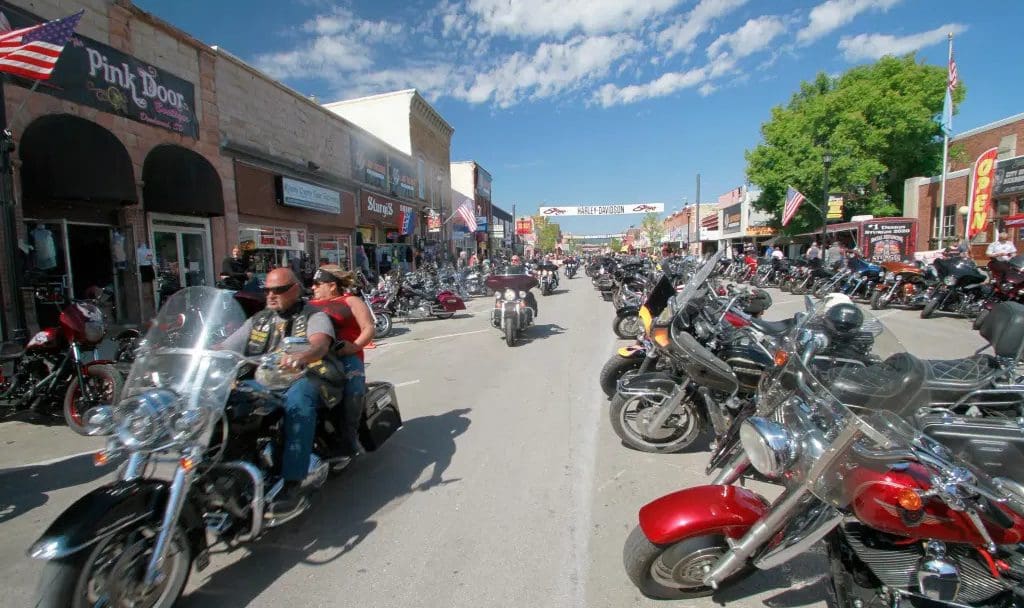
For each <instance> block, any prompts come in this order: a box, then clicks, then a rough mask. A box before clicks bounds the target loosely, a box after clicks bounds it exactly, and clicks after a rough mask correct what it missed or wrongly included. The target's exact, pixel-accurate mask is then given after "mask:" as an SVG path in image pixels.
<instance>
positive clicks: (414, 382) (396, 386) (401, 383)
mask: <svg viewBox="0 0 1024 608" xmlns="http://www.w3.org/2000/svg"><path fill="white" fill-rule="evenodd" d="M419 383H420V381H419V380H409V381H408V382H399V383H398V384H396V385H395V388H402V387H403V386H412V385H413V384H419Z"/></svg>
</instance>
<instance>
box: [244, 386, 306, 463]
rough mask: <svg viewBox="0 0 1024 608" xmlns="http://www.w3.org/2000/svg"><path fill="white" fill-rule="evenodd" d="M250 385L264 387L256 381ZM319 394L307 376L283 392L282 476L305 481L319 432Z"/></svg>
mask: <svg viewBox="0 0 1024 608" xmlns="http://www.w3.org/2000/svg"><path fill="white" fill-rule="evenodd" d="M246 382H247V383H249V384H253V385H256V386H260V387H262V385H261V384H260V383H259V382H256V381H255V380H247V381H246ZM319 402H320V393H319V392H317V389H316V386H314V385H313V383H312V382H311V381H310V380H308V379H307V378H306V377H305V376H303V377H302V378H299V379H298V380H296V381H295V382H294V383H292V385H291V386H289V387H288V390H286V391H285V393H284V454H283V455H282V462H281V476H282V477H283V478H284V480H285V481H302V480H303V479H305V478H306V474H307V473H308V472H309V456H310V454H312V453H313V436H314V435H316V406H317V404H318V403H319Z"/></svg>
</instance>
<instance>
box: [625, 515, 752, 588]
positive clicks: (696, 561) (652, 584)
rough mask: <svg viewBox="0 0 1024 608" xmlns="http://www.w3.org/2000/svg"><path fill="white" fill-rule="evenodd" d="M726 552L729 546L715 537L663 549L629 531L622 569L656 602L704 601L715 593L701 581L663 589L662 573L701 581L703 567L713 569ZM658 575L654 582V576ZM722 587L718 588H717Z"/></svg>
mask: <svg viewBox="0 0 1024 608" xmlns="http://www.w3.org/2000/svg"><path fill="white" fill-rule="evenodd" d="M728 550H729V543H728V542H727V541H726V539H725V537H724V536H721V535H718V534H705V535H701V536H693V537H690V538H684V539H683V540H680V541H676V542H674V543H671V544H666V545H656V544H654V543H652V542H651V541H650V540H649V539H648V538H647V535H645V534H644V531H643V530H641V529H640V526H637V527H635V528H633V531H632V532H630V534H629V537H628V538H627V539H626V544H625V545H624V546H623V548H622V563H623V566H625V568H626V574H627V575H628V576H629V579H630V580H631V581H633V584H634V585H636V588H637V589H638V590H639V591H640V593H643V594H644V595H645V596H647V597H649V598H652V599H658V600H682V599H690V598H698V597H707V596H709V595H711V594H713V593H714V592H715V591H716V590H715V589H712V588H711V587H709V586H707V585H704V583H703V581H701V580H698V579H697V578H696V577H692V578H691V579H689V581H678V582H679V583H684V584H685V583H687V582H691V583H692V584H693V585H692V586H689V585H686V586H678V587H677V586H669V585H666V584H665V582H666V581H664V580H663V577H664V576H665V574H666V573H670V572H676V571H678V572H682V573H698V574H699V576H700V577H701V578H703V575H704V570H703V566H714V564H715V561H716V560H718V559H720V558H721V556H722V555H724V554H725V552H726V551H728ZM750 569H751V568H750V566H749V565H747V566H745V567H744V568H743V569H742V570H741V571H740V572H737V573H736V574H734V575H733V576H731V577H729V579H728V580H729V581H730V582H732V581H736V580H739V579H741V578H743V576H744V575H745V574H746V573H748V572H749V571H750ZM655 571H657V572H658V573H659V575H660V576H659V578H660V579H662V580H659V578H655V576H654V572H655ZM721 587H722V585H719V588H721Z"/></svg>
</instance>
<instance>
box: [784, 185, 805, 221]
mask: <svg viewBox="0 0 1024 608" xmlns="http://www.w3.org/2000/svg"><path fill="white" fill-rule="evenodd" d="M802 202H804V195H803V194H800V193H799V192H797V191H796V190H795V189H794V188H793V187H792V186H790V187H789V188H788V189H787V190H786V206H785V207H783V209H782V225H783V226H785V225H786V224H788V223H789V220H791V219H793V216H794V215H796V211H797V209H799V208H800V203H802Z"/></svg>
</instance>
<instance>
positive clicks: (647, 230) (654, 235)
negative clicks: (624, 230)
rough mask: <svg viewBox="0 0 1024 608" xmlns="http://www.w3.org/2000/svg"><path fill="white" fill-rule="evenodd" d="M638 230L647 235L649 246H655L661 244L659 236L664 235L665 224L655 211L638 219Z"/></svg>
mask: <svg viewBox="0 0 1024 608" xmlns="http://www.w3.org/2000/svg"><path fill="white" fill-rule="evenodd" d="M640 232H642V233H643V234H644V236H646V237H647V240H648V242H649V243H650V247H657V246H658V245H659V244H661V237H663V236H665V224H663V223H662V221H661V218H659V217H658V214H657V213H648V214H646V215H644V219H643V220H641V221H640Z"/></svg>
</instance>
